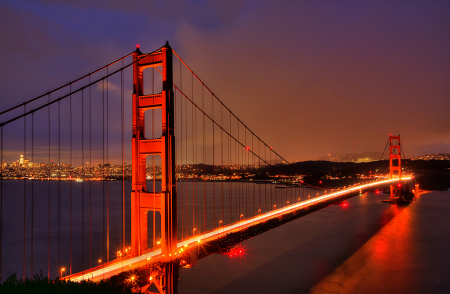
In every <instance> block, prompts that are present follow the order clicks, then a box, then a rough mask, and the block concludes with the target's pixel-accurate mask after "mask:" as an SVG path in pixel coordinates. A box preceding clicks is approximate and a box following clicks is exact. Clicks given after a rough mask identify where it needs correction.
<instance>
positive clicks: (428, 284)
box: [179, 191, 450, 294]
mask: <svg viewBox="0 0 450 294" xmlns="http://www.w3.org/2000/svg"><path fill="white" fill-rule="evenodd" d="M387 197H388V195H381V196H380V195H376V194H373V193H367V194H364V195H362V196H358V197H354V198H352V199H350V200H349V206H348V207H346V208H343V207H341V206H336V205H334V206H330V207H328V208H326V209H323V210H320V211H318V212H314V213H312V214H310V215H308V216H305V217H303V218H300V219H298V220H295V221H293V222H290V223H288V224H285V225H283V226H281V227H278V228H276V229H273V230H271V231H269V232H266V233H264V234H262V235H259V236H257V237H254V238H252V239H250V240H248V241H245V242H243V246H245V251H246V254H245V257H243V258H240V259H235V258H229V257H227V256H224V255H219V254H216V255H213V256H210V257H208V258H205V259H203V260H200V261H199V263H198V264H197V266H194V267H192V268H191V269H181V271H180V282H179V293H180V294H185V293H450V250H449V248H450V234H449V232H450V192H449V191H447V192H426V193H423V194H421V195H420V196H418V197H416V198H415V199H414V203H412V204H410V205H409V206H396V205H389V204H386V203H381V199H383V198H387Z"/></svg>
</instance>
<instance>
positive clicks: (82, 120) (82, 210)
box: [81, 90, 84, 271]
mask: <svg viewBox="0 0 450 294" xmlns="http://www.w3.org/2000/svg"><path fill="white" fill-rule="evenodd" d="M81 174H82V176H83V178H84V90H81ZM81 270H82V271H83V270H84V179H83V182H82V183H81Z"/></svg>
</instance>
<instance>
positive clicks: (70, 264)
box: [69, 84, 73, 274]
mask: <svg viewBox="0 0 450 294" xmlns="http://www.w3.org/2000/svg"><path fill="white" fill-rule="evenodd" d="M70 93H72V84H70ZM69 103H70V105H69V106H70V107H69V113H70V114H69V120H70V174H69V177H70V178H71V175H72V174H73V165H72V95H70V98H69ZM69 182H70V262H69V268H70V271H69V272H70V274H72V180H71V179H70V181H69Z"/></svg>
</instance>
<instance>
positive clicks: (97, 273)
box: [64, 177, 412, 281]
mask: <svg viewBox="0 0 450 294" xmlns="http://www.w3.org/2000/svg"><path fill="white" fill-rule="evenodd" d="M411 179H412V178H411V177H403V178H402V179H401V180H403V181H405V180H411ZM398 181H399V180H398V179H388V180H382V181H376V182H371V183H367V184H363V185H358V186H354V187H351V188H348V189H345V190H340V191H337V192H333V193H330V194H325V195H323V196H320V197H317V198H313V199H309V200H305V201H302V202H298V203H295V204H291V205H289V206H286V207H283V208H279V209H275V210H272V211H270V212H266V213H264V214H260V215H257V216H254V217H251V218H248V219H245V220H242V221H240V222H237V223H233V224H230V225H228V226H224V227H220V228H217V229H215V230H212V231H209V232H205V233H204V234H200V235H197V236H195V237H191V238H188V239H185V240H183V241H181V242H179V243H178V249H179V250H180V251H181V249H183V251H189V250H190V249H193V248H196V246H197V245H198V243H207V242H211V241H214V240H217V239H219V238H222V237H223V236H225V235H226V234H229V233H233V232H239V231H242V230H243V229H246V228H248V227H250V226H253V225H256V224H258V223H262V222H265V221H268V220H270V219H274V218H277V217H280V216H282V215H285V214H288V213H291V212H293V211H297V210H299V209H305V208H307V207H310V206H313V205H317V204H320V203H323V202H327V201H329V200H331V199H333V198H334V199H336V200H338V199H339V198H342V196H346V195H348V194H350V193H354V192H356V191H359V190H364V189H370V188H375V187H377V186H386V185H388V184H392V183H394V182H398ZM162 257H163V256H162V253H161V249H157V250H155V251H152V252H148V253H146V254H143V255H141V256H138V257H129V258H127V257H124V258H122V259H120V260H115V261H112V262H109V263H105V264H103V265H100V266H97V267H95V268H91V269H89V270H85V271H83V272H80V273H77V274H73V275H70V276H66V277H64V279H70V280H72V281H81V280H85V279H93V280H101V279H104V278H108V277H111V276H114V275H117V274H119V273H121V272H123V271H128V270H130V269H134V268H139V267H144V266H147V265H149V264H151V263H156V262H160V261H161V260H162ZM176 258H177V257H174V259H176Z"/></svg>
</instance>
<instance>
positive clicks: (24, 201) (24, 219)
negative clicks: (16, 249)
mask: <svg viewBox="0 0 450 294" xmlns="http://www.w3.org/2000/svg"><path fill="white" fill-rule="evenodd" d="M26 112H27V106H26V105H24V106H23V113H26ZM26 158H27V117H26V116H24V117H23V163H22V178H23V264H22V266H23V281H25V278H26V276H27V274H26V264H27V263H26V257H27V253H26V250H27V181H26V179H25V172H24V171H23V167H24V166H25V159H26Z"/></svg>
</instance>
